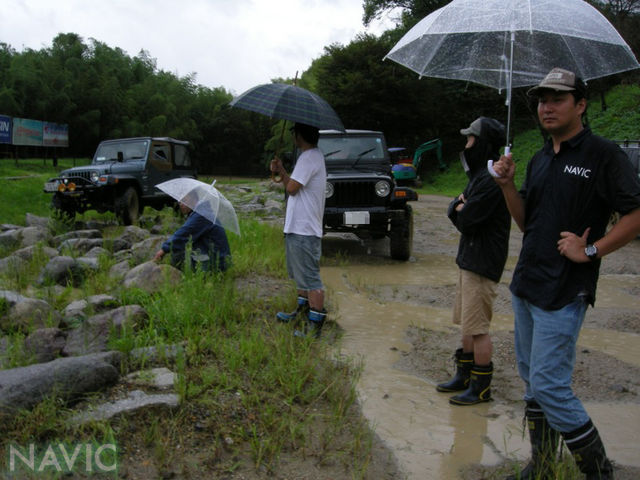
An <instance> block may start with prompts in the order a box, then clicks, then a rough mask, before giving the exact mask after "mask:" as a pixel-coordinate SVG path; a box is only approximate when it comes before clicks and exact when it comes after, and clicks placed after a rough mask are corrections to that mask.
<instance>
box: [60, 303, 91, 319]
mask: <svg viewBox="0 0 640 480" xmlns="http://www.w3.org/2000/svg"><path fill="white" fill-rule="evenodd" d="M88 306H89V302H88V301H86V300H84V299H82V300H75V301H73V302H71V303H70V304H69V305H67V306H66V307H65V308H64V311H63V312H62V316H63V317H64V319H65V321H68V320H72V319H77V318H79V319H83V318H86V316H87V315H86V311H87V307H88Z"/></svg>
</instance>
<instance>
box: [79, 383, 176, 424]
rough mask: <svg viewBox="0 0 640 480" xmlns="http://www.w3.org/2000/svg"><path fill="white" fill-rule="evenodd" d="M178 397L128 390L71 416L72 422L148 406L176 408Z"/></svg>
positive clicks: (124, 412) (96, 418) (133, 410)
mask: <svg viewBox="0 0 640 480" xmlns="http://www.w3.org/2000/svg"><path fill="white" fill-rule="evenodd" d="M179 403H180V398H179V397H178V395H176V394H174V393H164V394H154V395H148V394H146V393H144V392H143V391H141V390H134V391H132V392H129V395H128V396H127V398H125V399H122V400H117V401H115V402H107V403H103V404H101V405H98V406H96V407H94V408H92V409H90V410H88V411H86V412H82V413H79V414H78V415H75V416H74V417H72V418H71V420H70V421H71V423H73V424H83V423H87V422H91V421H96V420H108V419H110V418H112V417H114V416H116V415H122V414H129V413H134V412H136V411H138V410H140V409H148V408H169V409H173V408H176V407H177V406H178V405H179Z"/></svg>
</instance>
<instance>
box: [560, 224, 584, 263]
mask: <svg viewBox="0 0 640 480" xmlns="http://www.w3.org/2000/svg"><path fill="white" fill-rule="evenodd" d="M590 230H591V227H589V228H587V229H586V230H585V231H584V233H583V234H582V236H581V237H579V236H577V235H576V234H575V233H572V232H560V240H558V252H560V255H563V256H565V257H567V258H568V259H569V260H571V261H572V262H576V263H586V262H588V261H589V257H587V255H586V254H585V253H584V249H585V247H586V246H587V237H588V236H589V231H590Z"/></svg>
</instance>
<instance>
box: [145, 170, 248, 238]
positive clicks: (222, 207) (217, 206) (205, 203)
mask: <svg viewBox="0 0 640 480" xmlns="http://www.w3.org/2000/svg"><path fill="white" fill-rule="evenodd" d="M214 184H215V180H214V181H213V183H212V184H211V185H209V184H208V183H204V182H201V181H200V180H195V179H193V178H174V179H173V180H168V181H166V182H162V183H159V184H158V185H156V187H157V188H159V189H160V190H162V191H163V192H165V193H166V194H167V195H170V196H171V197H172V198H174V199H176V200H177V201H178V202H181V203H184V204H185V205H186V206H187V207H189V208H190V209H191V210H193V211H194V212H196V213H198V214H200V215H202V216H203V217H205V218H206V219H208V220H209V221H211V223H219V224H220V225H222V226H223V227H224V228H225V229H226V230H230V231H232V232H234V233H235V234H237V235H240V226H239V225H238V216H237V215H236V211H235V209H234V208H233V205H231V202H230V201H229V200H227V199H226V198H225V196H224V195H223V194H222V193H220V191H219V190H218V189H217V188H216V187H214V186H213V185H214Z"/></svg>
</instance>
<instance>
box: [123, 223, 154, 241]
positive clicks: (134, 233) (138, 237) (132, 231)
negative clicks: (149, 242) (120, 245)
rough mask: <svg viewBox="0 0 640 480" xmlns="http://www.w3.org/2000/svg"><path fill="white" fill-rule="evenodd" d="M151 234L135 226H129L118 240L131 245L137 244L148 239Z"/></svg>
mask: <svg viewBox="0 0 640 480" xmlns="http://www.w3.org/2000/svg"><path fill="white" fill-rule="evenodd" d="M150 235H151V234H150V233H149V231H148V230H145V229H144V228H140V227H136V226H135V225H129V226H127V227H125V229H124V232H123V233H122V235H120V237H119V238H120V239H122V240H124V241H127V242H130V243H131V244H135V243H139V242H141V241H143V240H146V239H147V238H149V236H150Z"/></svg>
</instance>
